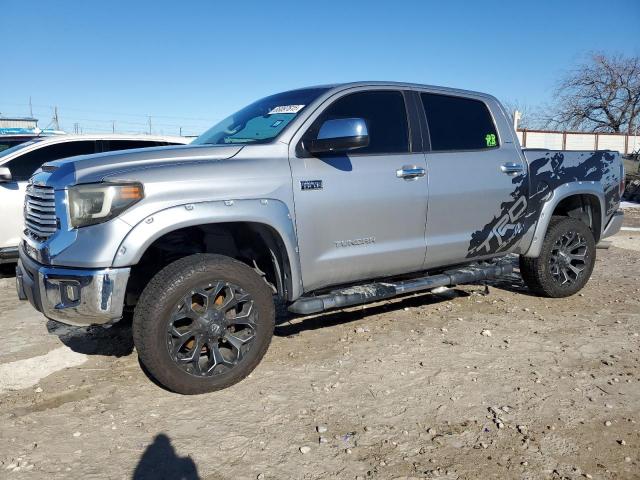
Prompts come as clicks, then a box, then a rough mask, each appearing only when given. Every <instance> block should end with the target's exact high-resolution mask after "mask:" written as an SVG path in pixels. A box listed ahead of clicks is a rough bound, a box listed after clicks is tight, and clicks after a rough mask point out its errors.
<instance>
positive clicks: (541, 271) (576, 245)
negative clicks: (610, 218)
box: [520, 216, 596, 298]
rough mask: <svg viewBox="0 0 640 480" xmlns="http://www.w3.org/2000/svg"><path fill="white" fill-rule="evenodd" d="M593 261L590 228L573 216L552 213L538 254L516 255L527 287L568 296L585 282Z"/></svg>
mask: <svg viewBox="0 0 640 480" xmlns="http://www.w3.org/2000/svg"><path fill="white" fill-rule="evenodd" d="M582 244H584V245H582ZM582 256H583V259H582V260H580V258H581V257H582ZM595 261H596V242H595V239H594V238H593V233H592V232H591V229H590V228H589V227H588V226H587V225H586V224H585V223H583V222H581V221H580V220H576V219H575V218H570V217H558V216H554V217H552V218H551V222H550V223H549V227H548V228H547V233H546V235H545V237H544V241H543V242H542V248H541V250H540V256H539V257H537V258H529V257H523V256H521V257H520V274H521V275H522V279H523V280H524V283H525V284H526V285H527V287H529V289H530V290H531V291H532V292H534V293H535V294H537V295H540V296H544V297H552V298H561V297H568V296H571V295H573V294H575V293H577V292H579V291H580V290H581V289H582V287H584V286H585V285H586V283H587V282H588V281H589V277H591V272H593V267H594V265H595ZM567 263H569V264H570V265H567ZM578 270H579V272H578Z"/></svg>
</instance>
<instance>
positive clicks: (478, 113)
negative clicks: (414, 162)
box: [420, 93, 499, 151]
mask: <svg viewBox="0 0 640 480" xmlns="http://www.w3.org/2000/svg"><path fill="white" fill-rule="evenodd" d="M420 97H421V98H422V105H424V110H425V113H426V114H427V123H428V124H429V135H430V137H431V149H432V150H436V151H447V150H480V149H487V148H496V147H498V146H499V145H498V143H499V142H498V132H497V131H496V126H495V125H494V123H493V119H492V118H491V114H490V113H489V109H488V108H487V106H486V105H485V103H484V102H481V101H479V100H472V99H470V98H463V97H451V96H448V95H438V94H432V93H422V94H420Z"/></svg>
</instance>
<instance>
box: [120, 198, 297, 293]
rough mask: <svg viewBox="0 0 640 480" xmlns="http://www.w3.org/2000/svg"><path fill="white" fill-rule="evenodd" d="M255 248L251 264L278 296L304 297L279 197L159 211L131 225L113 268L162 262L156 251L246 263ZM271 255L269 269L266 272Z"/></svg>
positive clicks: (287, 216)
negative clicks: (255, 259) (257, 260)
mask: <svg viewBox="0 0 640 480" xmlns="http://www.w3.org/2000/svg"><path fill="white" fill-rule="evenodd" d="M172 245H173V246H174V247H175V248H172ZM251 250H253V253H255V254H256V255H257V256H258V257H259V258H260V260H261V264H260V265H258V264H257V263H256V264H254V265H251V264H249V265H250V266H252V267H254V268H256V270H258V271H260V270H262V273H264V274H265V279H266V278H267V276H269V280H270V281H272V282H273V284H274V286H275V287H276V289H277V290H278V294H279V295H281V296H282V297H283V298H285V299H287V300H292V299H295V298H297V297H298V296H300V295H301V292H302V277H301V272H300V262H299V258H298V248H297V239H296V235H295V229H294V226H293V222H292V219H291V214H290V213H289V210H288V208H287V206H286V205H285V204H284V203H283V202H281V201H279V200H271V199H267V200H265V199H262V200H238V201H226V202H204V203H195V204H184V205H178V206H173V207H170V208H167V209H164V210H160V211H158V212H156V213H154V214H151V215H149V216H147V217H146V218H145V219H144V220H142V221H141V222H140V223H138V224H137V225H135V226H134V227H133V228H132V229H131V231H130V232H129V233H128V234H127V236H126V237H125V238H124V240H123V241H122V242H121V244H120V246H119V248H118V250H117V253H116V255H115V258H114V260H113V266H114V267H122V266H131V267H132V271H135V270H139V269H140V268H141V267H139V266H140V265H141V264H142V265H147V264H149V263H150V262H149V261H150V260H154V261H155V263H158V261H157V260H155V259H153V258H150V257H153V255H157V254H158V252H160V253H166V254H167V255H166V256H165V255H162V259H163V260H164V261H166V260H167V259H168V260H171V259H173V260H175V259H177V258H180V257H181V256H186V255H189V254H192V253H219V254H224V255H228V256H231V257H234V258H240V259H243V260H245V263H248V262H247V260H248V259H249V258H250V253H251ZM267 255H268V256H269V258H270V264H269V265H268V268H271V269H272V271H270V272H268V271H266V270H265V262H264V257H265V256H267ZM160 263H161V262H160ZM254 263H255V262H254ZM133 281H134V282H135V278H134V279H133Z"/></svg>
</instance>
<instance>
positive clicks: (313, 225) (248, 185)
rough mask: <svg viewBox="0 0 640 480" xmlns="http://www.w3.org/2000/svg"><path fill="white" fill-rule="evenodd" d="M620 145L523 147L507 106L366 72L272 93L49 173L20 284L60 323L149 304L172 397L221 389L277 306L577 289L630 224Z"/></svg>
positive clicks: (151, 337)
mask: <svg viewBox="0 0 640 480" xmlns="http://www.w3.org/2000/svg"><path fill="white" fill-rule="evenodd" d="M623 181H624V175H623V167H622V163H621V160H620V158H619V156H618V154H617V153H613V152H609V151H597V152H565V151H549V150H524V151H523V150H522V149H521V148H520V146H519V144H518V141H517V138H516V135H515V132H514V131H513V129H512V128H511V125H510V121H509V117H508V115H507V114H506V112H505V110H504V109H503V107H502V106H501V105H500V103H499V102H498V101H497V100H496V99H495V98H493V97H491V96H489V95H485V94H481V93H475V92H468V91H461V90H454V89H448V88H440V87H430V86H424V85H412V84H400V83H388V82H384V83H383V82H361V83H350V84H341V85H330V86H320V87H311V88H304V89H300V90H293V91H288V92H285V93H280V94H277V95H272V96H270V97H267V98H264V99H262V100H258V101H257V102H255V103H252V104H251V105H249V106H247V107H246V108H244V109H242V110H240V111H239V112H237V113H234V114H233V115H231V116H230V117H228V118H226V119H225V120H223V121H221V122H220V123H218V124H217V125H215V126H214V127H212V128H211V129H210V130H208V131H207V132H205V133H204V134H202V135H201V136H200V137H199V138H198V139H196V140H195V141H194V142H193V143H192V144H191V145H189V146H179V147H159V148H150V149H144V150H130V151H127V152H122V153H106V154H98V155H87V156H83V157H75V158H73V159H67V160H59V161H54V162H50V163H47V164H45V165H44V166H43V167H42V169H41V170H39V171H38V172H36V174H35V175H34V176H33V177H32V179H31V182H30V183H29V185H28V187H27V196H26V203H25V210H24V211H25V216H26V222H25V224H26V230H25V231H24V234H23V242H22V244H21V248H20V262H19V264H18V267H17V276H16V279H17V290H18V295H19V297H20V298H21V299H23V300H26V299H28V300H29V301H30V302H31V303H32V305H33V306H34V307H35V308H37V309H38V310H39V311H41V312H42V313H43V314H44V315H45V316H46V317H48V318H50V319H54V320H57V321H60V322H64V323H68V324H73V325H89V324H108V323H111V322H115V321H117V320H119V319H120V318H121V317H122V316H123V313H126V312H133V337H134V343H135V346H136V349H137V352H138V355H139V357H140V360H141V361H142V363H143V364H144V366H145V367H146V368H147V369H148V371H149V372H150V373H151V374H152V375H153V376H154V377H155V378H156V379H157V380H158V381H159V382H160V383H161V384H163V385H164V386H166V387H167V388H169V389H171V390H173V391H176V392H180V393H185V394H195V393H202V392H208V391H213V390H217V389H220V388H224V387H227V386H229V385H232V384H234V383H236V382H238V381H240V380H241V379H242V378H244V377H245V376H246V375H248V374H249V373H250V372H251V371H252V370H253V369H254V368H255V366H256V365H257V364H258V362H259V361H260V360H261V358H262V357H263V355H264V354H265V352H266V350H267V348H268V346H269V343H270V340H271V336H272V334H273V329H274V323H275V313H274V311H275V307H274V304H276V303H279V304H282V303H284V304H286V305H288V308H289V310H290V311H291V312H294V313H298V314H310V313H316V312H321V311H324V310H327V309H331V308H340V307H346V306H350V305H356V304H361V303H365V302H372V301H377V300H381V299H386V298H390V297H393V296H395V295H401V294H405V293H409V292H416V291H420V290H429V289H433V288H435V287H439V286H446V285H455V284H459V283H468V282H478V281H482V280H485V279H489V278H492V277H496V276H499V275H502V274H506V273H509V272H511V270H512V263H511V262H510V261H505V260H504V259H503V260H500V257H504V256H505V255H507V254H517V255H519V256H520V265H519V269H520V273H521V274H522V277H523V278H524V281H525V282H526V284H527V285H528V286H529V288H530V289H531V290H532V291H534V292H536V293H537V294H540V295H546V296H550V297H564V296H568V295H572V294H574V293H576V292H577V291H578V290H580V289H581V288H582V287H583V286H584V285H585V283H586V282H587V281H588V279H589V277H590V275H591V272H592V270H593V267H594V262H595V256H596V244H597V243H598V242H599V241H600V240H602V239H603V238H605V237H607V236H610V235H613V234H614V233H616V232H617V231H618V230H619V228H620V225H621V222H622V213H621V211H620V210H619V209H618V208H619V202H620V196H621V193H622V189H623Z"/></svg>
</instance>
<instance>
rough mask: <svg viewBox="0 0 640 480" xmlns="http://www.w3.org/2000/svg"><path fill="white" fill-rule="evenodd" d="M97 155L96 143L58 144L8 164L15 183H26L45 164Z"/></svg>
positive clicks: (29, 153)
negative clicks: (68, 158)
mask: <svg viewBox="0 0 640 480" xmlns="http://www.w3.org/2000/svg"><path fill="white" fill-rule="evenodd" d="M91 153H95V142H93V141H88V140H83V141H77V142H73V141H72V142H64V143H56V144H54V145H47V146H44V147H41V148H38V149H37V150H33V151H31V152H28V153H25V154H24V155H20V156H19V157H16V158H14V159H13V160H11V161H9V162H7V164H6V165H3V166H5V167H9V170H10V171H11V177H12V178H13V180H14V181H17V182H20V181H26V180H29V178H30V177H31V176H32V175H33V174H34V172H35V171H36V170H37V169H39V168H40V167H41V166H42V164H43V163H46V162H52V161H53V160H60V159H62V158H67V157H75V156H76V155H88V154H91Z"/></svg>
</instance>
